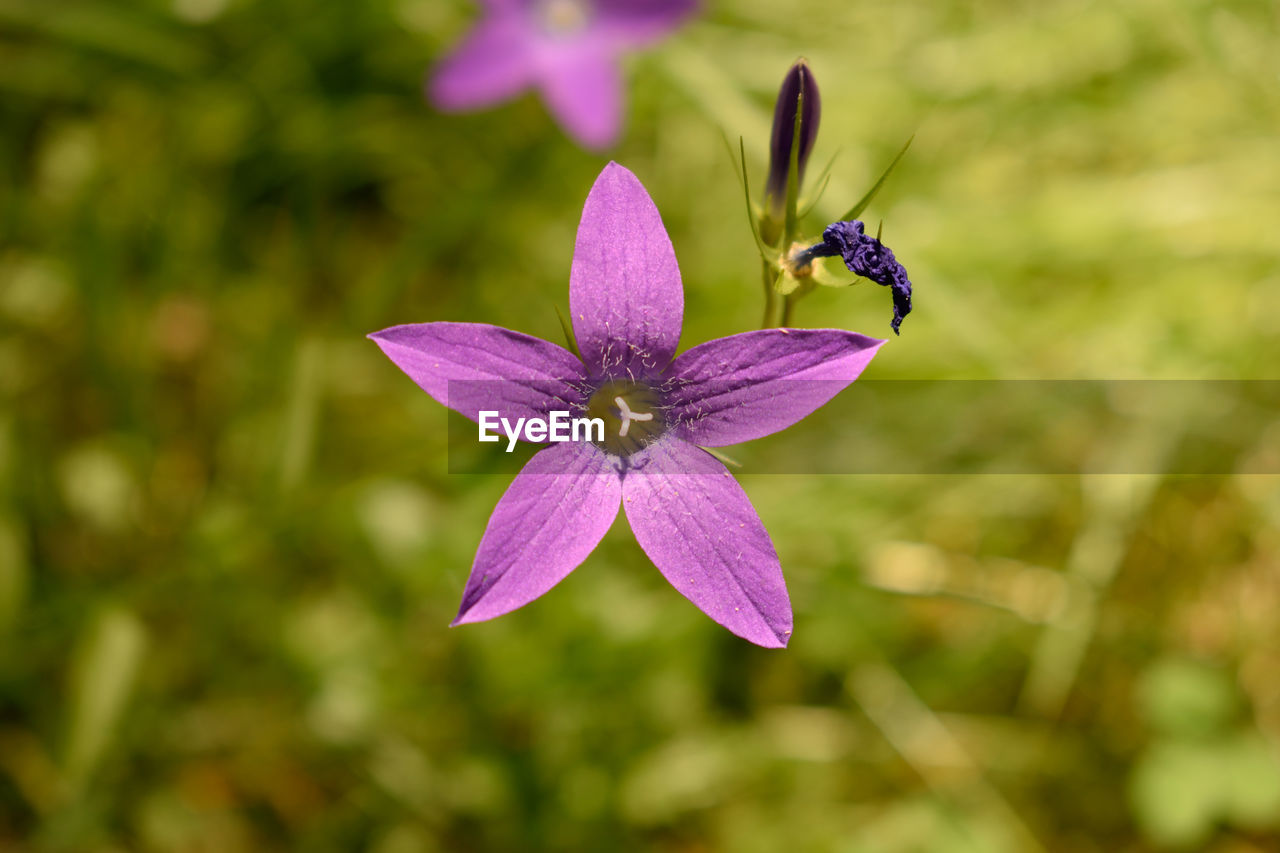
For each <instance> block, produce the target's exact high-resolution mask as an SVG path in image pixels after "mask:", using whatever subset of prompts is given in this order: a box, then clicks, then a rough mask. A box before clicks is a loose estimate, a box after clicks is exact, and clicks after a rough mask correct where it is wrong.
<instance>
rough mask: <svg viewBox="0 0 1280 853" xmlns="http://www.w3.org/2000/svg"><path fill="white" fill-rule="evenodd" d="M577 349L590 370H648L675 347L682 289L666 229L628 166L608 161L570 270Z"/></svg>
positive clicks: (596, 373)
mask: <svg viewBox="0 0 1280 853" xmlns="http://www.w3.org/2000/svg"><path fill="white" fill-rule="evenodd" d="M569 310H570V313H572V314H573V328H574V331H575V332H576V333H577V338H578V349H579V351H581V353H582V360H583V362H584V363H585V364H586V367H587V371H588V373H591V374H592V375H594V376H597V377H600V376H611V377H612V376H636V377H639V376H649V375H652V374H654V373H656V372H657V371H660V370H662V369H663V368H664V367H666V366H667V364H668V363H669V362H670V360H671V356H672V355H674V354H675V350H676V345H677V344H678V343H679V342H680V325H681V323H682V322H683V320H684V289H683V288H682V286H681V284H680V268H679V267H678V266H677V265H676V253H675V250H674V249H673V248H672V247H671V239H670V238H669V237H668V236H667V229H666V228H664V227H663V225H662V217H661V216H659V215H658V208H657V207H655V206H654V204H653V199H651V198H649V194H648V193H647V192H645V189H644V187H643V186H641V185H640V181H639V180H638V179H637V178H636V176H635V175H633V174H631V172H629V171H627V170H626V169H624V168H623V167H622V166H619V165H618V164H617V163H610V164H609V165H607V166H605V167H604V171H602V172H601V173H600V177H598V178H596V182H595V185H594V186H593V187H592V188H591V193H590V194H589V195H588V196H587V203H586V205H585V206H584V207H583V209H582V221H581V223H579V225H578V240H577V243H576V245H575V246H574V250H573V268H572V270H571V272H570V274H569Z"/></svg>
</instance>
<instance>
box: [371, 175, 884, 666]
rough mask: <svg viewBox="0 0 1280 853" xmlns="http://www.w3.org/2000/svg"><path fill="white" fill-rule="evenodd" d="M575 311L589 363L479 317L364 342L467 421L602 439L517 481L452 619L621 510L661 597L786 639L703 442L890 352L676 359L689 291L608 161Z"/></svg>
mask: <svg viewBox="0 0 1280 853" xmlns="http://www.w3.org/2000/svg"><path fill="white" fill-rule="evenodd" d="M569 307H570V312H571V313H572V317H573V328H574V332H575V336H576V338H577V342H578V348H579V351H580V352H581V355H582V357H581V359H579V358H577V357H576V356H574V355H573V354H572V353H570V352H569V351H568V350H566V349H563V348H562V347H559V346H557V345H555V344H552V343H548V342H546V341H543V340H540V339H538V338H534V337H531V336H529V335H525V334H521V333H520V332H513V331H510V330H509V329H503V328H499V327H496V326H490V325H484V324H476V323H423V324H414V325H406V326H394V327H392V328H390V329H385V330H383V331H381V332H375V333H374V334H372V335H370V337H371V338H372V339H373V340H374V341H375V342H377V344H378V346H380V347H381V348H382V351H383V352H384V353H386V354H387V356H388V357H389V358H390V359H391V360H392V361H394V362H395V363H396V364H397V365H398V366H399V367H400V369H401V370H403V371H404V372H405V373H407V374H408V375H409V377H410V378H412V379H413V380H414V381H415V382H416V383H418V385H419V386H420V387H421V388H422V389H423V390H424V391H426V392H427V393H428V394H430V395H431V396H432V397H433V398H435V399H436V400H437V401H439V402H440V403H443V404H444V405H446V406H448V407H449V408H452V409H454V410H455V411H458V412H460V413H462V414H463V415H466V416H467V417H469V418H471V419H472V420H476V419H477V418H478V416H479V412H480V411H482V410H483V411H497V412H499V413H500V414H501V416H502V417H506V418H508V419H510V420H511V421H512V422H514V421H515V419H516V418H521V417H523V418H529V417H537V418H546V417H547V415H548V412H551V411H555V410H561V411H574V412H585V413H587V415H589V416H592V417H596V416H598V417H600V418H602V419H603V420H604V421H605V434H604V440H603V441H600V442H598V443H592V442H588V441H579V442H566V443H553V444H550V446H549V447H547V448H546V449H544V450H541V451H539V452H538V453H537V454H536V455H535V456H534V457H533V458H532V459H530V460H529V462H528V463H527V464H526V465H525V467H524V468H523V469H522V470H521V471H520V473H519V474H517V475H516V478H515V480H514V481H513V482H512V483H511V486H510V487H509V488H508V489H507V492H506V494H504V495H503V496H502V499H501V500H500V501H499V502H498V505H497V507H496V508H495V509H494V511H493V515H492V517H490V519H489V525H488V527H487V528H486V530H485V533H484V537H483V538H482V539H481V540H480V547H479V549H478V551H477V552H476V558H475V563H474V564H473V566H472V568H471V576H470V578H469V579H468V580H467V585H466V589H465V591H464V592H463V595H462V606H461V608H460V609H459V611H458V616H457V618H456V619H455V620H454V623H453V624H455V625H457V624H461V623H464V622H478V621H481V620H484V619H492V618H493V617H495V616H500V615H502V614H504V613H507V612H509V611H511V610H514V609H516V608H517V607H521V606H522V605H525V604H527V603H529V602H530V601H532V600H533V599H535V598H537V597H538V596H540V595H542V594H543V593H545V592H546V591H547V590H549V589H551V587H553V586H555V585H556V584H557V583H559V582H560V580H562V579H563V578H564V577H565V576H566V575H568V574H569V572H571V571H572V570H573V569H574V568H576V567H577V566H578V565H579V564H580V563H582V561H583V560H585V559H586V557H587V555H588V554H590V553H591V551H592V550H593V549H594V548H595V547H596V545H597V544H598V543H599V542H600V539H601V538H602V537H603V536H604V534H605V531H607V530H608V529H609V527H610V525H612V524H613V520H614V518H615V516H616V515H617V513H618V506H619V504H621V505H622V506H623V507H624V508H625V510H626V515H627V520H628V521H630V522H631V529H632V530H633V531H634V532H635V536H636V540H637V541H638V542H639V543H640V547H641V548H643V549H644V552H645V553H646V554H648V555H649V558H650V559H651V560H653V562H654V565H656V566H657V567H658V570H659V571H661V572H662V574H663V575H664V576H665V577H666V579H667V580H668V581H670V583H671V585H672V586H674V587H675V588H676V589H677V590H679V591H680V593H681V594H683V595H684V596H685V597H686V598H688V599H689V600H690V601H692V602H693V603H694V604H696V605H697V606H698V607H699V608H701V609H702V611H703V612H704V613H706V614H707V615H708V616H710V617H711V618H712V619H714V620H715V621H717V622H719V623H720V624H721V625H723V626H724V627H726V628H728V629H729V630H730V631H732V632H733V633H735V634H737V635H738V636H740V637H744V638H746V639H748V640H750V641H751V642H753V643H757V644H759V645H761V646H770V647H782V646H785V645H786V644H787V640H788V639H789V638H790V636H791V602H790V600H789V598H788V597H787V587H786V584H785V582H784V581H783V578H782V569H781V567H780V565H779V563H778V555H777V553H776V552H775V551H774V548H773V543H772V542H771V541H770V539H769V534H768V533H767V532H766V531H765V529H764V525H763V524H762V523H761V521H760V517H759V516H758V515H757V514H756V511H755V509H754V508H753V507H752V506H751V502H750V501H749V500H748V499H747V496H746V493H745V492H743V490H742V487H741V486H739V485H738V483H737V482H736V481H735V480H734V479H733V478H732V477H731V476H730V475H729V472H728V471H727V470H726V469H725V467H724V465H722V464H721V463H720V462H719V461H717V460H716V459H715V458H714V457H713V456H712V455H711V454H710V453H708V452H707V451H706V450H703V449H702V448H703V447H721V446H724V445H729V444H737V443H739V442H743V441H750V440H752V439H755V438H760V437H761V436H765V435H769V434H770V433H773V432H777V431H778V430H781V429H785V428H786V427H788V426H790V425H792V424H794V423H795V422H796V421H798V420H800V419H801V418H803V417H805V416H806V415H808V414H810V413H811V412H813V411H815V410H816V409H818V408H819V407H820V406H822V405H823V404H824V403H826V402H827V401H828V400H830V399H831V398H832V397H833V396H835V395H836V394H837V393H838V392H839V391H840V390H841V389H843V388H844V387H845V386H847V385H848V384H849V383H850V382H852V381H853V380H854V379H856V378H857V377H858V375H859V374H860V373H861V372H862V370H863V368H865V367H866V366H867V364H868V363H869V362H870V361H871V358H872V356H873V355H875V353H876V350H877V349H879V347H880V346H881V345H882V344H883V343H884V341H879V340H875V339H873V338H868V337H864V336H862V335H858V334H854V333H853V332H846V331H843V330H839V329H765V330H761V331H755V332H746V333H743V334H739V335H732V336H730V337H727V338H719V339H718V340H713V341H708V342H706V343H704V344H699V345H698V346H696V347H694V348H693V349H690V350H688V351H686V352H684V353H681V354H680V355H679V356H676V354H675V353H676V345H677V343H678V342H679V339H680V326H681V324H682V322H683V315H684V292H683V288H682V285H681V283H680V269H679V267H677V265H676V257H675V251H674V250H673V249H672V247H671V240H670V238H669V237H668V236H667V232H666V229H665V228H664V227H663V225H662V218H661V217H660V216H659V215H658V210H657V208H656V207H655V206H654V204H653V201H652V199H650V198H649V195H648V193H646V192H645V189H644V187H643V186H641V184H640V181H639V180H637V179H636V176H635V175H633V174H632V173H631V172H629V171H627V170H626V169H624V168H623V167H622V166H619V165H618V164H616V163H610V164H609V165H608V166H606V167H605V169H604V171H603V172H601V173H600V177H599V178H597V179H596V182H595V185H594V186H593V187H592V188H591V193H590V195H588V196H587V203H586V206H585V207H584V208H583V211H582V221H581V223H580V224H579V225H578V239H577V245H576V246H575V247H574V253H573V267H572V270H571V272H570V275H569Z"/></svg>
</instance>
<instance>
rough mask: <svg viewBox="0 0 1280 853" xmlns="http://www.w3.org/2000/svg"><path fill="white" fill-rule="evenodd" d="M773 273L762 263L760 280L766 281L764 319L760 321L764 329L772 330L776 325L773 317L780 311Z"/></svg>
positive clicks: (767, 265) (766, 264)
mask: <svg viewBox="0 0 1280 853" xmlns="http://www.w3.org/2000/svg"><path fill="white" fill-rule="evenodd" d="M772 273H773V270H772V268H771V267H770V266H769V264H768V263H766V262H764V261H761V263H760V278H761V279H762V280H763V281H764V318H763V319H762V320H761V321H760V328H762V329H770V328H772V327H773V326H774V325H775V324H774V322H773V315H774V314H776V313H777V311H778V293H777V291H775V290H774V289H773V274H772Z"/></svg>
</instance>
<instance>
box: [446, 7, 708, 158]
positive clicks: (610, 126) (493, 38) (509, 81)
mask: <svg viewBox="0 0 1280 853" xmlns="http://www.w3.org/2000/svg"><path fill="white" fill-rule="evenodd" d="M481 2H482V4H483V5H484V7H485V14H484V18H483V19H482V20H481V21H480V23H479V24H478V25H477V26H476V28H475V29H474V30H472V31H471V33H470V34H469V35H468V36H467V37H466V38H465V39H464V40H463V42H462V44H461V45H459V46H458V48H457V49H456V50H455V51H454V52H453V53H451V54H449V55H448V56H446V57H445V58H444V59H443V60H442V61H441V62H440V64H439V65H438V66H436V69H435V71H434V73H433V74H432V77H431V82H430V85H429V91H430V94H431V100H432V101H433V102H434V103H435V105H436V106H437V107H438V108H440V109H442V110H450V111H456V110H471V109H477V108H481V107H486V106H489V105H491V104H494V103H497V102H499V101H504V100H507V99H508V98H511V97H514V96H515V95H517V94H519V93H520V92H523V91H524V90H525V89H528V88H531V87H536V88H537V89H538V90H539V91H540V92H541V93H542V97H543V99H544V100H545V101H546V102H547V106H548V107H549V108H550V110H551V112H552V113H553V114H554V115H555V117H556V119H557V120H558V121H559V122H560V124H561V126H563V127H564V129H565V131H566V132H567V133H568V134H569V135H570V136H572V137H573V138H574V139H576V140H577V141H578V142H580V143H581V144H582V145H584V146H586V147H588V148H596V149H599V148H607V147H608V146H610V145H612V144H613V143H614V142H615V141H616V140H617V138H618V132H619V130H620V128H621V126H622V102H623V92H622V80H621V76H620V72H619V68H618V58H619V56H620V55H621V54H622V53H624V52H626V51H629V50H633V49H636V48H640V47H644V46H645V45H648V44H651V43H652V42H655V41H658V40H659V39H661V38H663V37H665V36H666V35H667V34H668V33H670V32H671V31H672V30H674V29H676V28H677V27H678V26H679V25H680V24H681V23H683V22H684V20H685V19H686V18H687V17H688V16H689V15H690V14H691V13H692V12H693V10H694V8H695V6H696V3H697V0H481Z"/></svg>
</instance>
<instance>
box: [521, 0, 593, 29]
mask: <svg viewBox="0 0 1280 853" xmlns="http://www.w3.org/2000/svg"><path fill="white" fill-rule="evenodd" d="M533 5H534V16H535V17H536V18H537V20H538V25H539V26H541V27H542V30H543V32H545V33H546V34H547V35H550V36H555V37H557V38H562V37H564V36H571V35H574V34H576V33H579V32H581V31H582V30H584V29H586V26H587V21H588V20H590V18H591V4H590V3H589V2H588V0H534V4H533Z"/></svg>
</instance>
